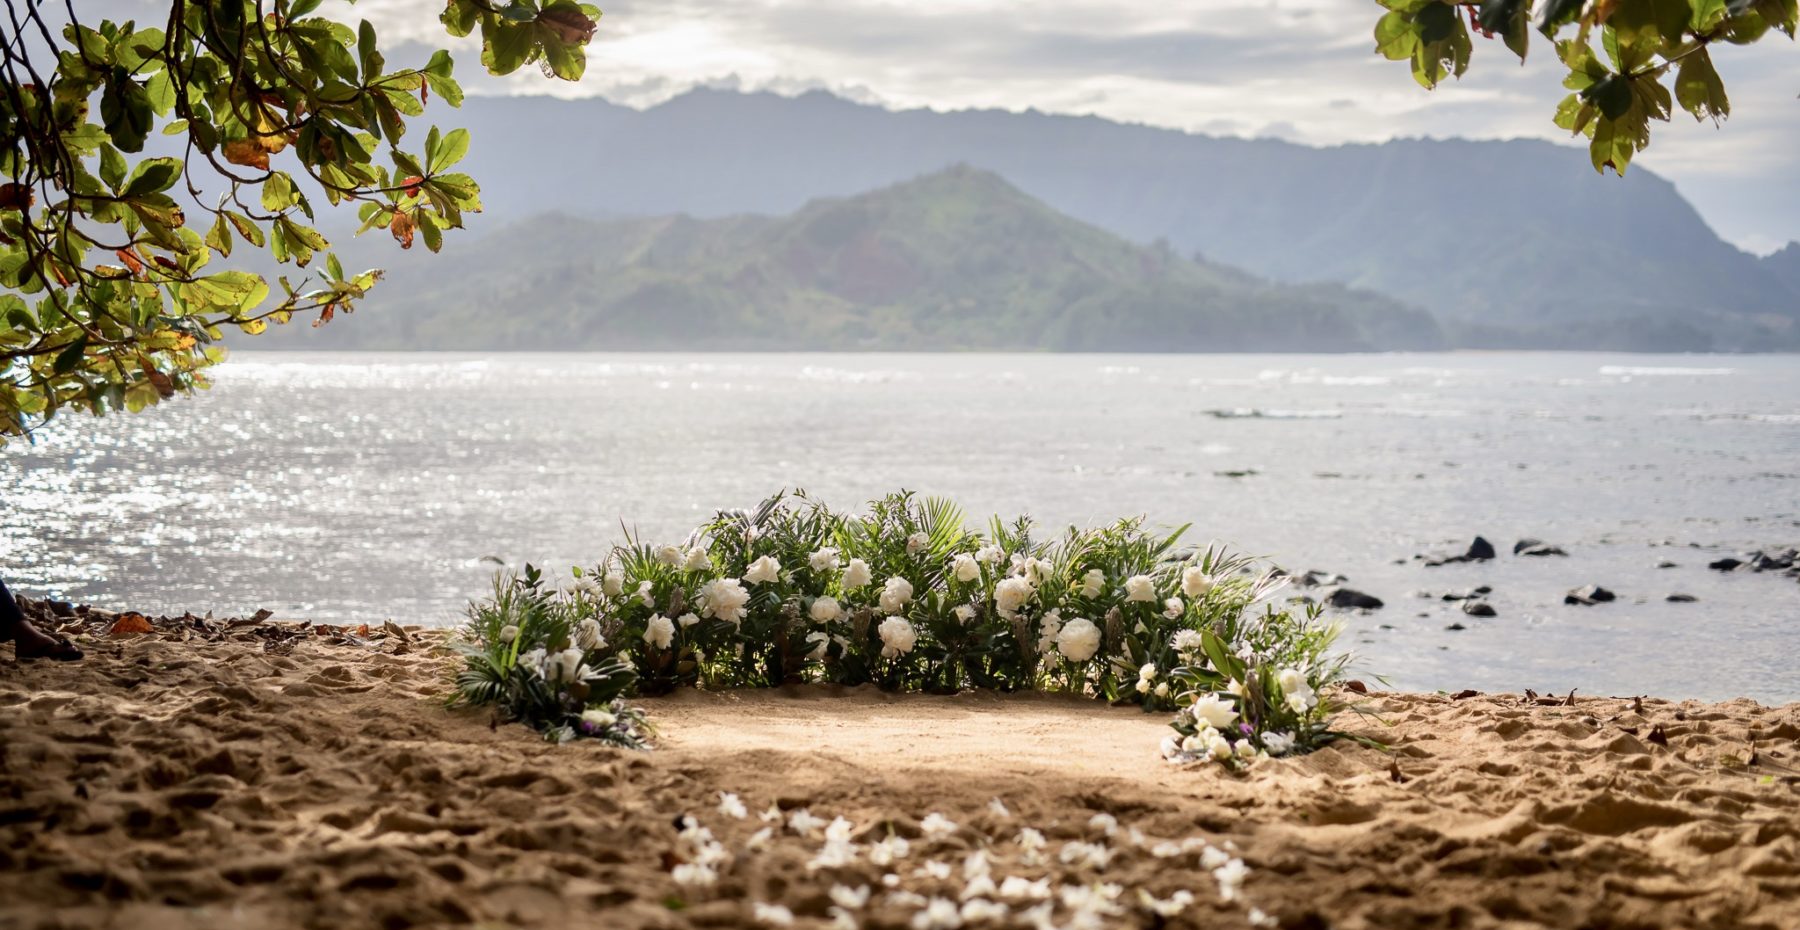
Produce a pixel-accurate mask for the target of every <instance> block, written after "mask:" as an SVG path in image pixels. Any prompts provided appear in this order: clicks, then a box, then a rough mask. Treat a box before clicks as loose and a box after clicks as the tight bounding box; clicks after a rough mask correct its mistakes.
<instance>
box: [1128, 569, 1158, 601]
mask: <svg viewBox="0 0 1800 930" xmlns="http://www.w3.org/2000/svg"><path fill="white" fill-rule="evenodd" d="M1125 600H1126V601H1128V602H1131V601H1154V600H1156V582H1154V581H1151V580H1150V576H1149V575H1132V576H1131V577H1130V578H1127V579H1125Z"/></svg>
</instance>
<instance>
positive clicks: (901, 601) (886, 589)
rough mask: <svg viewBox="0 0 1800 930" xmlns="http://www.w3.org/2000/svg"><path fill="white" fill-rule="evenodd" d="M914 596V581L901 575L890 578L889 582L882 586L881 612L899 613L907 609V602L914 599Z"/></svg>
mask: <svg viewBox="0 0 1800 930" xmlns="http://www.w3.org/2000/svg"><path fill="white" fill-rule="evenodd" d="M912 596H913V586H912V582H910V581H907V580H906V579H905V578H902V577H900V576H899V575H895V576H894V577H892V578H889V579H888V580H887V584H885V585H883V586H882V588H881V600H880V604H881V612H882V613H884V614H897V613H899V612H900V611H902V610H905V609H906V605H907V603H908V602H910V601H911V600H912Z"/></svg>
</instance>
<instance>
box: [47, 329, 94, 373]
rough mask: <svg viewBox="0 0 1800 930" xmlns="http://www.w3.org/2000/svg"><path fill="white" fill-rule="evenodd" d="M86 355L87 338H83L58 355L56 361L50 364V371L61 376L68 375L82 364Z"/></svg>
mask: <svg viewBox="0 0 1800 930" xmlns="http://www.w3.org/2000/svg"><path fill="white" fill-rule="evenodd" d="M86 354H87V337H86V336H83V337H81V338H80V339H77V340H75V341H74V342H72V343H70V344H69V346H68V348H66V349H63V350H62V351H61V352H58V353H56V360H55V361H53V362H52V363H51V364H50V370H51V371H52V372H54V373H56V374H59V375H66V374H68V373H69V372H71V371H74V370H75V369H76V367H77V366H79V365H80V364H81V359H82V357H83V356H84V355H86Z"/></svg>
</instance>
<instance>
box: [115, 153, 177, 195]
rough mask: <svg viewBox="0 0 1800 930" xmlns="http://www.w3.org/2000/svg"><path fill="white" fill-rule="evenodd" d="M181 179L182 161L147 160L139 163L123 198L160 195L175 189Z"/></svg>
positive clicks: (175, 159)
mask: <svg viewBox="0 0 1800 930" xmlns="http://www.w3.org/2000/svg"><path fill="white" fill-rule="evenodd" d="M180 177H181V159H179V158H146V159H144V160H143V161H141V162H138V166H137V170H135V171H133V172H132V173H131V180H129V181H126V182H125V190H124V192H123V196H125V197H142V196H144V195H145V194H158V193H161V192H163V191H166V190H168V189H169V188H171V187H174V186H175V182H176V180H178V179H179V178H180Z"/></svg>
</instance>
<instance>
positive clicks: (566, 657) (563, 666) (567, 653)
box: [545, 647, 582, 681]
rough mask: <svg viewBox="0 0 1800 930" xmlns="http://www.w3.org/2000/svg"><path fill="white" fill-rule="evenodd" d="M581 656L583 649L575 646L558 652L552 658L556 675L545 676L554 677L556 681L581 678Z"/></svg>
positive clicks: (551, 662)
mask: <svg viewBox="0 0 1800 930" xmlns="http://www.w3.org/2000/svg"><path fill="white" fill-rule="evenodd" d="M581 656H582V652H581V650H580V649H575V648H573V647H571V648H569V649H564V650H563V651H561V652H559V653H557V654H556V655H555V656H554V657H552V658H551V660H550V664H551V666H552V668H553V669H554V671H555V675H553V676H545V677H550V678H553V680H555V681H575V680H577V679H579V678H580V676H581Z"/></svg>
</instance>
